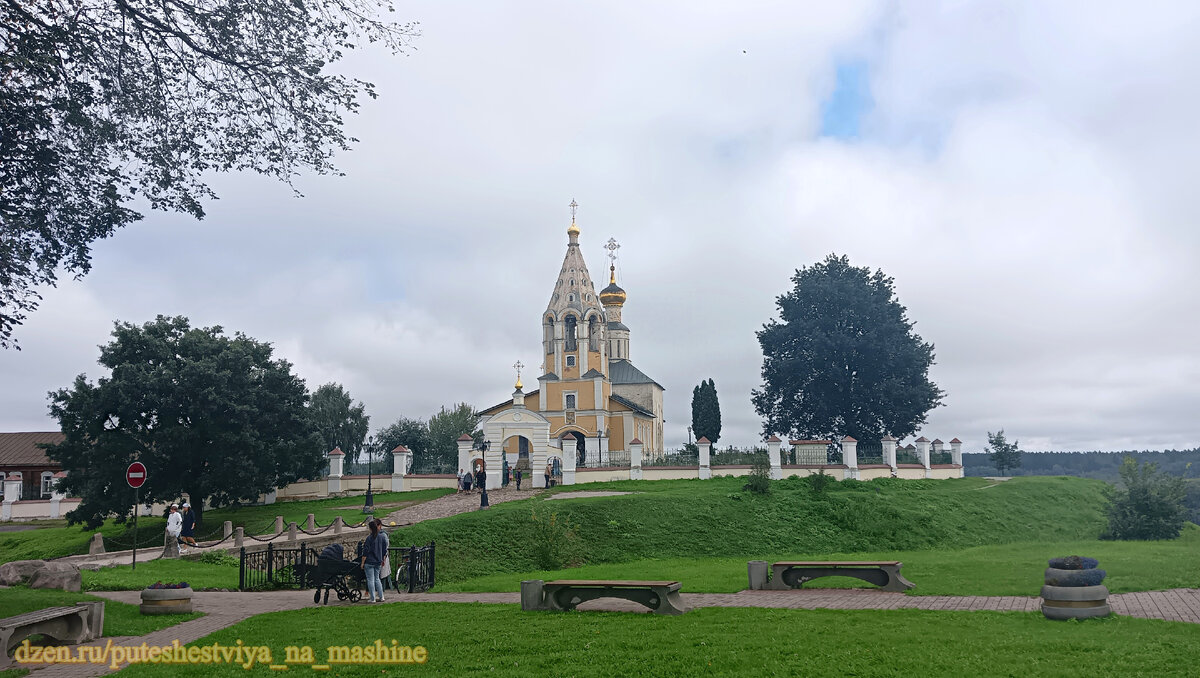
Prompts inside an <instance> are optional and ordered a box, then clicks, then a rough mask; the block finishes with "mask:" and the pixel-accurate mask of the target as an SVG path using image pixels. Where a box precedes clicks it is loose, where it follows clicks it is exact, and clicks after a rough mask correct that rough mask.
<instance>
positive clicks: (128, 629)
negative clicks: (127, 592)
mask: <svg viewBox="0 0 1200 678" xmlns="http://www.w3.org/2000/svg"><path fill="white" fill-rule="evenodd" d="M85 600H103V601H104V635H105V636H106V637H111V636H141V635H145V634H147V633H150V632H152V631H157V630H159V629H165V628H167V627H168V626H174V625H176V624H178V623H180V622H185V621H188V620H189V619H195V618H197V617H201V616H203V615H202V614H201V613H199V612H193V613H192V614H164V615H151V616H142V613H141V612H139V611H138V606H137V605H129V604H127V603H118V602H116V601H112V600H106V599H104V598H100V597H97V596H91V595H88V594H86V593H71V592H70V591H55V590H51V589H28V588H24V587H20V586H14V587H12V588H3V589H0V610H3V613H0V615H2V616H4V617H12V616H16V615H18V614H24V613H25V612H33V611H35V610H42V609H45V608H47V607H58V606H60V605H71V604H74V603H77V602H81V601H85Z"/></svg>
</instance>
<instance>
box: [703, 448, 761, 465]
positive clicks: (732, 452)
mask: <svg viewBox="0 0 1200 678" xmlns="http://www.w3.org/2000/svg"><path fill="white" fill-rule="evenodd" d="M760 458H761V459H766V458H767V448H765V447H752V448H750V449H739V448H736V447H732V446H731V447H728V448H726V449H724V450H713V451H712V452H711V453H710V454H709V459H708V464H709V466H753V465H754V462H755V460H757V459H760Z"/></svg>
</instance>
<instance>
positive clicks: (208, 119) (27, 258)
mask: <svg viewBox="0 0 1200 678" xmlns="http://www.w3.org/2000/svg"><path fill="white" fill-rule="evenodd" d="M384 11H386V12H392V11H393V8H392V6H391V5H390V4H389V3H388V2H387V0H308V1H305V2H302V1H300V0H254V2H236V1H233V0H178V1H174V0H173V1H170V2H158V1H154V0H0V236H2V237H0V347H7V346H13V345H15V344H14V342H13V340H12V331H13V328H14V327H15V326H16V325H19V324H20V323H21V321H22V320H23V319H24V317H25V314H26V313H28V312H30V311H32V310H34V309H35V308H36V307H37V302H38V300H39V297H38V295H37V292H36V290H35V287H36V286H37V285H42V284H50V285H53V284H54V283H55V281H56V268H57V267H59V266H62V267H63V269H64V270H65V271H68V272H71V273H74V274H76V275H80V276H81V275H83V274H85V273H87V272H88V270H89V268H90V251H91V244H92V243H93V242H94V241H96V240H98V239H101V238H106V237H108V236H110V235H112V233H113V232H114V231H115V230H116V229H118V228H121V227H122V226H125V225H127V224H129V223H131V222H133V221H136V220H138V219H141V218H142V214H140V213H139V212H138V211H137V210H135V209H133V208H132V207H131V206H130V203H131V201H132V200H134V199H135V198H137V199H141V200H143V201H144V202H145V203H146V204H148V205H149V206H150V207H151V208H153V209H159V210H169V211H179V212H185V213H188V214H191V215H193V216H195V217H196V218H202V217H203V216H204V207H203V202H204V201H205V200H208V199H212V198H215V197H216V196H215V194H214V193H213V191H212V189H211V188H210V187H209V186H208V184H207V183H206V177H205V175H206V174H207V173H211V172H229V171H253V172H257V173H260V174H264V175H267V176H270V177H274V178H277V179H280V180H282V181H285V182H288V183H289V184H290V182H291V180H292V179H293V178H294V177H296V176H298V175H299V174H300V173H301V172H315V173H318V174H323V173H330V172H336V171H337V170H336V168H335V167H334V165H333V163H332V157H333V154H334V153H335V152H336V151H338V150H346V149H348V148H349V147H350V144H351V143H352V142H353V141H355V140H354V139H353V138H351V137H348V136H347V135H346V133H345V131H344V130H343V128H342V115H343V114H345V113H347V112H351V113H352V112H355V111H356V110H357V108H358V99H359V96H360V95H361V94H366V95H368V96H371V97H374V96H375V91H374V88H373V86H372V85H371V84H370V83H368V82H364V81H362V80H358V79H355V78H349V77H346V76H344V75H340V74H337V73H334V72H332V70H331V66H332V65H333V64H334V63H335V62H337V61H338V60H340V59H341V58H342V56H343V54H344V53H345V52H346V51H347V50H350V49H354V48H355V47H356V46H358V45H360V44H362V43H363V42H380V43H383V44H384V45H386V46H387V47H388V48H390V49H391V50H392V51H393V53H396V52H400V51H403V49H404V48H405V47H406V46H407V45H408V43H409V41H410V40H411V39H412V38H413V37H414V36H415V35H416V31H415V27H414V25H413V24H397V23H393V22H391V21H387V20H385V19H383V18H381V12H384Z"/></svg>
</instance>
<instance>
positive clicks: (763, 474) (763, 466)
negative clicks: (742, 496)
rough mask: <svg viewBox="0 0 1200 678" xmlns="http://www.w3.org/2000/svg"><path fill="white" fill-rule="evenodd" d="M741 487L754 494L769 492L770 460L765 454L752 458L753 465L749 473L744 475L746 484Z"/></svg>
mask: <svg viewBox="0 0 1200 678" xmlns="http://www.w3.org/2000/svg"><path fill="white" fill-rule="evenodd" d="M742 489H743V490H748V491H750V492H753V493H754V494H770V492H771V462H770V461H769V460H768V459H767V458H766V457H765V456H756V457H755V458H754V467H753V468H752V469H750V475H749V476H747V477H746V484H745V485H743V486H742Z"/></svg>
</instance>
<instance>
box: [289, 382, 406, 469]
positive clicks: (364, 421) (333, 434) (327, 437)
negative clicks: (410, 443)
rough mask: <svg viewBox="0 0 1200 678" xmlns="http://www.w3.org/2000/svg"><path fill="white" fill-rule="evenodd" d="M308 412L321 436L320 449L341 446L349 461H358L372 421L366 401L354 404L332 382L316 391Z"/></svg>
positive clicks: (327, 450)
mask: <svg viewBox="0 0 1200 678" xmlns="http://www.w3.org/2000/svg"><path fill="white" fill-rule="evenodd" d="M308 411H309V414H310V416H311V417H312V422H313V426H314V427H315V428H316V431H317V435H319V436H320V437H321V445H322V447H321V449H322V450H323V451H325V452H329V451H330V450H332V449H333V448H335V447H340V448H342V452H345V453H346V460H347V461H349V462H351V463H354V462H357V461H358V456H359V455H360V454H361V453H362V449H363V442H364V441H365V440H366V439H367V431H368V430H369V428H370V423H371V418H370V417H368V416H367V414H366V412H365V408H364V407H363V404H362V403H361V402H360V403H358V404H357V405H355V404H354V401H353V399H351V398H350V394H349V393H347V392H346V389H345V388H343V387H342V385H341V384H335V383H329V384H324V385H322V386H320V387H319V388H318V389H317V390H316V391H313V394H312V400H311V401H310V402H309V406H308ZM388 450H391V448H388Z"/></svg>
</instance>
